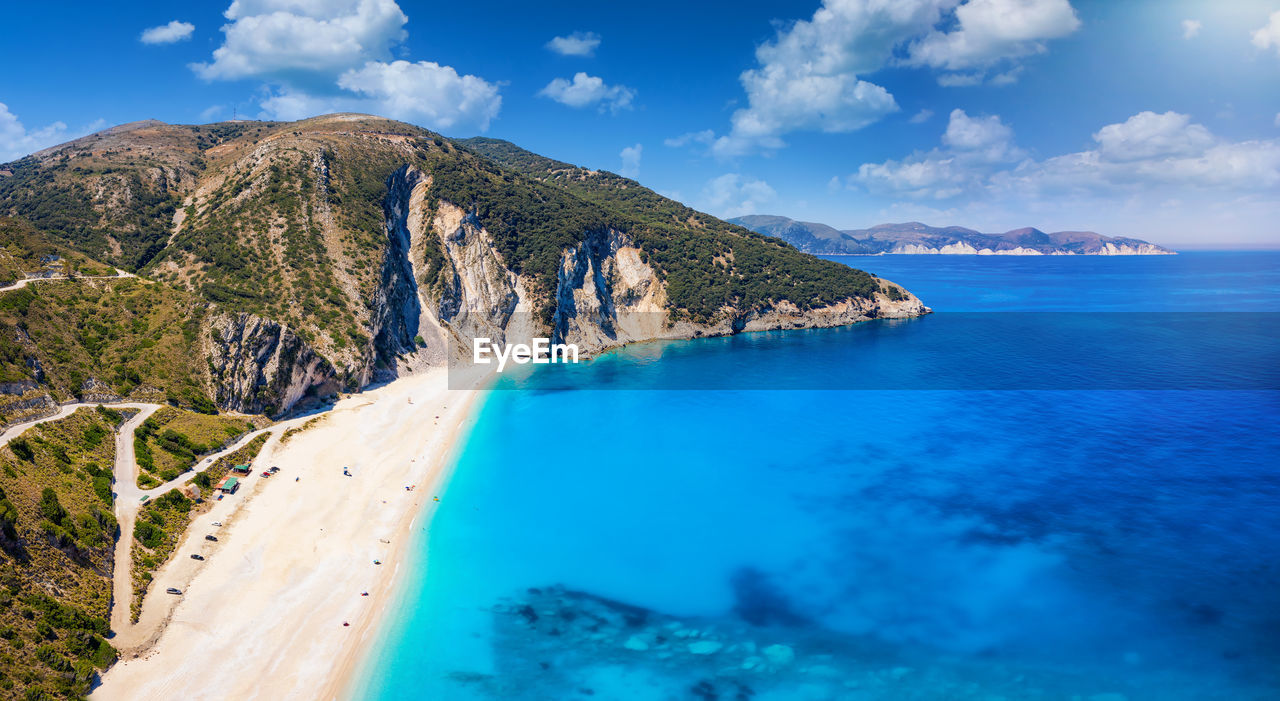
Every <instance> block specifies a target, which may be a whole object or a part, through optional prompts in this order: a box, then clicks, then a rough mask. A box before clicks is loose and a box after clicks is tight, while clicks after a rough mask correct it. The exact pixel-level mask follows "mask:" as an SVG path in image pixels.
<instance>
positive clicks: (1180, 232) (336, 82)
mask: <svg viewBox="0 0 1280 701" xmlns="http://www.w3.org/2000/svg"><path fill="white" fill-rule="evenodd" d="M4 14H5V20H6V21H5V22H4V23H3V25H2V26H0V57H2V59H3V64H4V65H5V66H6V69H5V70H4V71H3V75H0V103H2V104H3V105H4V109H3V110H0V160H8V159H12V158H16V157H18V156H21V155H23V154H25V153H28V152H30V151H32V150H35V149H38V148H43V147H45V146H48V145H51V144H53V143H57V142H60V141H64V140H66V139H68V138H72V137H74V136H77V135H80V134H83V133H86V132H88V131H91V130H94V129H97V128H101V127H102V126H106V125H111V124H117V123H121V122H128V121H133V120H138V119H148V118H154V119H160V120H163V121H166V122H173V123H203V122H209V121H218V120H223V119H228V118H230V117H231V115H232V110H233V109H234V110H235V114H237V115H238V116H240V117H242V118H246V117H247V118H282V119H293V118H299V117H303V116H309V115H313V114H321V113H324V112H329V111H339V110H342V111H363V112H372V113H377V114H383V115H386V116H390V117H394V118H398V119H403V120H405V121H409V122H413V123H416V124H421V125H423V126H426V127H428V128H432V129H435V130H438V131H441V132H443V133H445V134H447V135H450V136H470V135H475V134H485V135H488V136H494V137H499V138H505V139H509V140H511V141H514V142H515V143H517V144H519V145H521V146H524V147H526V148H529V149H531V150H533V151H536V152H539V153H543V154H545V155H548V156H552V157H555V158H559V159H561V160H566V161H571V162H574V163H579V164H582V165H587V166H592V167H599V168H605V169H609V170H613V171H616V172H623V173H624V174H627V175H631V176H633V177H636V178H637V179H639V180H640V181H641V182H643V183H644V184H646V185H649V186H650V187H653V188H654V189H656V190H658V191H660V192H662V193H664V194H667V195H669V196H672V197H676V198H678V199H680V200H682V201H684V202H687V203H688V204H690V205H692V206H695V207H697V208H699V209H704V210H706V211H710V212H712V213H714V214H717V215H721V216H733V215H738V214H744V213H753V212H754V213H770V214H784V215H787V216H791V217H794V218H799V219H807V220H813V221H822V222H825V223H829V224H831V225H834V226H837V227H841V228H861V227H865V226H869V225H872V224H876V223H880V222H885V221H905V220H910V219H917V220H922V221H925V222H928V223H931V224H936V225H944V224H961V225H965V226H970V227H974V228H978V229H982V230H988V231H1000V230H1005V229H1009V228H1014V227H1017V226H1027V225H1030V226H1037V227H1039V228H1042V229H1046V230H1063V229H1092V230H1096V231H1100V232H1102V233H1106V234H1113V235H1129V236H1137V237H1139V238H1145V239H1149V240H1153V241H1157V242H1161V243H1170V244H1175V245H1203V246H1235V245H1267V246H1280V225H1277V224H1276V222H1277V221H1280V0H1235V1H1233V2H1230V3H1227V2H1177V1H1157V0H1151V1H1149V2H1125V3H1115V2H1085V1H1083V0H1074V1H1071V2H1069V1H1068V0H963V1H961V0H897V1H896V2H888V1H887V0H827V1H826V2H825V3H819V2H752V3H723V4H720V3H712V2H695V3H691V2H687V1H686V2H680V3H676V2H649V3H644V4H641V5H635V4H622V3H600V2H592V3H577V2H551V3H528V2H475V3H449V4H444V3H420V2H412V1H411V0H399V2H396V0H236V1H235V2H231V1H230V0H222V1H220V2H202V3H193V4H191V5H190V6H188V7H183V6H180V5H175V4H173V3H167V2H166V3H160V2H154V3H148V2H136V3H127V4H113V3H107V4H103V3H83V4H82V5H78V6H74V7H73V6H70V5H67V4H55V3H44V4H36V3H12V4H10V5H9V6H8V7H7V8H6V9H5V11H4ZM557 38H558V39H557ZM17 66H24V67H25V68H22V69H19V70H14V67H17Z"/></svg>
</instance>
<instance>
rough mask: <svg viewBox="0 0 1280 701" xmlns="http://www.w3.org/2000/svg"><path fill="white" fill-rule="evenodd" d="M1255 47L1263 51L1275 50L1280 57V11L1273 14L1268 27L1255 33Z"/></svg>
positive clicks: (1267, 24) (1265, 26) (1263, 27)
mask: <svg viewBox="0 0 1280 701" xmlns="http://www.w3.org/2000/svg"><path fill="white" fill-rule="evenodd" d="M1253 45H1254V46H1256V47H1258V48H1259V49H1262V50H1263V51H1266V50H1267V49H1275V50H1276V55H1277V56H1280V10H1277V11H1276V12H1272V13H1271V18H1270V19H1269V20H1268V22H1267V23H1266V25H1264V26H1262V27H1261V28H1259V29H1258V30H1257V31H1255V32H1254V33H1253Z"/></svg>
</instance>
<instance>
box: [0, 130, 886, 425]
mask: <svg viewBox="0 0 1280 701" xmlns="http://www.w3.org/2000/svg"><path fill="white" fill-rule="evenodd" d="M409 168H412V169H416V170H417V171H420V172H422V173H423V174H425V176H426V178H427V180H426V183H427V185H428V190H427V199H428V205H429V207H439V206H440V205H442V204H444V203H448V204H451V205H456V206H457V207H460V208H462V209H463V210H465V211H466V212H468V213H469V214H470V216H471V217H473V218H474V220H475V221H476V222H477V223H478V224H479V225H480V226H482V227H483V228H484V229H485V230H486V231H487V232H488V235H489V236H490V237H491V238H492V245H493V248H494V251H495V253H496V254H497V255H498V256H499V257H500V265H502V266H504V267H505V269H506V270H508V271H510V272H511V273H512V274H515V275H518V276H519V277H520V279H521V284H522V285H523V286H524V289H525V290H527V293H528V300H527V301H528V302H529V304H530V305H531V306H532V307H533V308H534V309H535V310H536V312H537V313H538V318H539V319H541V320H542V321H543V322H544V323H549V322H550V320H551V319H552V318H553V317H554V315H555V313H556V308H557V305H558V304H559V303H560V301H559V299H558V297H557V293H558V285H560V284H562V281H561V280H560V279H559V278H558V275H559V273H560V272H561V270H560V266H561V264H562V262H563V260H564V257H565V256H566V254H567V252H568V251H571V250H575V247H578V246H579V245H580V244H582V243H583V242H584V241H587V240H588V239H591V238H592V237H593V236H596V237H597V239H598V236H597V235H599V234H602V233H611V232H619V233H621V234H623V235H624V236H625V237H626V238H627V239H628V240H629V241H631V242H633V243H634V245H635V246H636V247H637V248H638V249H639V251H640V252H641V254H642V259H643V261H644V262H645V263H647V264H648V265H649V266H650V267H651V268H652V269H653V270H654V272H655V274H656V276H657V277H658V278H659V280H660V282H661V283H662V285H663V294H662V295H661V296H660V299H662V300H663V303H664V304H666V305H667V308H668V311H669V313H670V316H671V318H672V319H680V318H687V319H691V320H693V321H695V322H698V323H706V324H714V323H719V322H722V321H725V320H736V319H738V318H741V317H742V316H744V315H746V314H748V313H751V312H757V311H761V310H767V309H770V308H773V307H775V306H776V305H777V304H778V303H779V302H782V301H787V302H790V303H793V304H794V305H795V306H797V307H799V308H800V309H801V310H808V309H813V308H818V307H824V306H827V305H831V304H833V303H837V302H840V301H842V300H849V299H861V300H871V299H873V298H874V296H875V295H876V294H877V293H878V292H880V291H881V290H882V289H883V288H882V287H881V286H880V285H879V284H878V281H877V280H876V279H875V278H874V277H872V276H871V275H868V274H867V273H864V272H861V271H857V270H853V269H851V268H848V267H846V266H843V265H839V264H835V263H831V262H828V261H824V260H821V259H818V258H815V257H812V256H808V255H805V254H802V253H799V252H798V251H796V250H795V249H794V248H792V247H790V246H788V245H786V244H785V243H783V242H780V241H778V240H777V239H774V238H770V237H766V236H762V235H760V234H756V233H754V232H752V231H749V230H748V229H745V228H742V227H739V226H734V225H731V224H728V223H725V222H723V221H720V220H719V219H716V218H715V217H712V216H709V215H706V214H703V213H700V212H697V211H694V210H692V209H690V208H688V207H685V206H684V205H681V204H679V203H678V202H674V201H672V200H669V199H667V198H664V197H662V196H660V195H658V194H657V193H655V192H653V191H652V190H650V189H648V188H645V187H643V186H641V185H640V184H639V183H636V182H635V181H633V180H629V179H626V178H622V177H620V176H617V175H614V174H611V173H607V172H603V171H590V170H587V169H583V168H579V167H576V166H572V165H569V164H566V163H561V162H558V161H554V160H551V159H548V158H544V157H542V156H538V155H536V154H532V153H530V152H528V151H524V150H523V149H520V148H518V147H516V146H514V145H512V144H509V143H507V142H502V141H496V140H492V139H469V140H464V141H451V140H449V139H446V138H444V137H442V136H440V135H438V134H434V133H432V132H429V131H427V130H424V129H421V128H418V127H415V126H412V125H408V124H404V123H400V122H395V121H391V120H386V119H380V118H377V117H369V116H365V115H329V116H326V117H318V118H315V119H309V120H304V121H301V122H290V123H284V122H233V123H223V124H211V125H198V126H183V125H169V124H163V123H160V122H154V121H152V122H138V123H133V124H126V125H122V126H119V127H115V128H112V129H108V130H105V131H103V132H99V133H97V134H92V135H90V136H86V137H83V138H81V139H77V140H75V141H72V142H69V143H67V144H63V145H61V146H57V147H54V148H51V149H47V150H45V151H42V152H40V153H38V154H35V155H32V156H29V157H27V158H23V159H21V160H19V161H16V162H14V163H10V164H7V165H5V167H4V168H3V169H0V217H4V218H6V219H3V220H0V222H3V223H0V278H3V277H4V276H6V275H16V274H18V272H19V271H23V270H28V267H27V266H30V265H31V264H32V262H33V261H35V262H36V263H39V262H40V261H41V260H43V259H44V256H46V255H48V254H49V252H51V251H64V252H66V254H67V256H71V257H74V262H73V263H71V264H69V267H79V268H82V269H88V268H93V269H95V270H97V269H101V270H108V271H109V270H110V268H111V267H112V266H118V267H120V268H122V269H124V270H126V271H130V272H133V273H137V274H139V275H140V276H142V279H138V280H132V279H129V280H125V279H121V280H84V279H80V280H74V281H67V282H61V283H59V282H43V283H40V284H39V285H38V286H36V285H32V286H29V287H28V288H26V289H23V290H15V291H9V292H7V293H0V384H3V382H5V381H8V382H16V383H25V384H11V385H10V386H8V387H7V388H5V391H6V392H7V393H8V394H9V395H13V396H17V395H18V394H21V393H26V392H30V391H31V390H32V387H33V386H35V387H39V388H42V389H41V391H42V392H44V393H45V394H47V395H48V396H49V397H51V398H52V399H53V400H57V401H65V400H67V399H70V398H72V397H80V398H94V399H110V398H115V397H122V398H133V399H148V400H160V401H168V402H170V403H173V404H175V405H179V406H183V407H188V408H193V409H197V410H206V409H207V408H208V406H209V403H210V402H215V401H216V402H217V403H218V404H219V405H220V406H222V407H224V408H236V409H239V410H244V411H248V412H260V411H271V412H280V411H284V410H287V409H288V408H290V406H291V405H292V403H293V402H296V401H299V399H300V398H303V397H307V398H309V397H312V396H326V395H331V394H332V393H333V392H335V391H337V390H339V389H345V390H356V389H358V388H359V387H361V386H363V385H364V384H366V383H367V382H369V381H371V380H372V379H374V376H375V374H376V373H379V372H383V373H385V372H388V371H389V372H392V373H394V371H395V370H394V368H395V367H396V364H397V362H398V359H399V358H400V357H401V356H402V355H403V354H405V353H411V352H415V351H416V350H417V346H418V345H421V344H420V343H415V342H414V341H415V340H416V339H414V334H412V333H399V334H398V335H397V334H396V333H391V334H388V333H387V329H388V328H391V329H393V330H395V329H407V328H410V327H413V326H417V319H416V318H413V319H411V320H409V321H408V322H406V320H405V318H404V315H415V316H416V311H417V308H416V306H414V305H412V304H405V303H403V302H402V300H405V299H407V298H411V296H412V295H413V291H412V289H408V290H406V289H405V287H404V285H405V284H413V283H417V284H418V285H420V286H421V287H420V289H421V290H422V291H423V293H424V294H423V298H424V306H427V307H430V306H432V304H437V305H438V304H439V303H440V302H441V299H442V298H443V295H444V288H445V287H446V286H447V285H452V284H454V283H456V279H453V273H454V272H456V270H455V271H453V272H451V273H450V275H449V279H445V278H443V277H442V272H444V271H445V270H446V265H444V250H443V246H444V244H443V242H442V240H441V239H440V236H437V235H435V234H433V235H432V236H426V237H420V240H418V241H417V242H416V243H415V244H414V245H415V246H420V249H419V250H418V251H416V252H413V253H412V255H413V256H418V257H419V258H420V259H421V260H422V261H423V266H424V267H423V269H422V270H421V273H422V275H421V278H420V279H417V280H410V281H406V280H405V278H404V276H403V275H402V273H401V270H402V267H403V263H404V261H405V254H406V252H405V251H404V250H403V246H402V245H399V244H397V242H395V241H393V240H392V239H393V237H391V236H389V229H388V227H389V225H390V223H391V222H393V220H395V218H396V217H397V216H401V215H402V214H403V213H402V212H400V213H397V212H396V211H394V210H395V207H398V206H402V204H403V203H400V202H399V201H397V200H394V198H393V197H392V196H391V193H390V190H389V183H390V182H391V181H392V180H393V177H392V176H394V175H396V174H398V173H400V174H402V173H404V172H406V169H409ZM427 214H428V216H430V212H428V213H427ZM6 250H7V251H9V258H7V259H6V258H4V256H3V255H2V253H3V252H4V251H6ZM67 256H64V258H66V257H67ZM68 260H70V258H68ZM6 266H8V267H7V269H6ZM6 270H8V272H6ZM397 285H400V286H399V287H397ZM433 296H434V297H433ZM437 311H438V310H437ZM397 315H399V316H397ZM388 339H390V340H388ZM299 377H301V378H305V379H304V380H302V381H305V382H307V383H310V384H309V386H307V387H303V388H301V389H299V388H297V387H294V386H293V383H294V382H297V381H299V380H298V379H297V378H299ZM36 400H38V397H35V396H27V395H23V397H22V401H20V402H15V401H10V402H9V403H8V404H5V407H6V409H5V410H4V411H5V414H6V415H12V416H14V417H25V416H28V415H30V413H31V412H34V411H39V410H40V406H39V402H38V401H36Z"/></svg>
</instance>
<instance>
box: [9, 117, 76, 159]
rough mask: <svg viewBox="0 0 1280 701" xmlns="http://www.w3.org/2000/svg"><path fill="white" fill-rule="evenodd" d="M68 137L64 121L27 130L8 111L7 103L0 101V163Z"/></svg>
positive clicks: (57, 142) (52, 144)
mask: <svg viewBox="0 0 1280 701" xmlns="http://www.w3.org/2000/svg"><path fill="white" fill-rule="evenodd" d="M68 138H69V137H68V136H67V125H66V124H65V123H63V122H53V123H52V124H48V125H46V126H43V127H41V128H39V129H33V130H28V129H27V128H26V127H24V126H23V125H22V122H21V121H19V120H18V116H17V115H15V114H13V113H12V112H10V111H9V107H8V105H6V104H4V103H3V102H0V163H8V162H9V161H13V160H17V159H19V158H21V157H23V156H25V155H27V154H29V153H35V152H36V151H39V150H40V149H43V148H48V147H50V146H54V145H56V144H59V143H61V142H63V141H66V140H67V139H68Z"/></svg>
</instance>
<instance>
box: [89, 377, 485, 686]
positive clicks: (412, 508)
mask: <svg viewBox="0 0 1280 701" xmlns="http://www.w3.org/2000/svg"><path fill="white" fill-rule="evenodd" d="M474 397H475V391H473V390H465V391H462V390H449V389H448V388H447V377H446V371H445V370H443V369H436V370H431V371H429V372H426V373H424V374H421V375H415V376H412V377H408V378H404V379H401V380H397V381H396V382H393V383H391V384H389V385H386V386H384V387H381V388H378V389H375V390H371V391H368V392H364V393H361V394H359V395H356V396H353V397H350V398H348V399H344V400H343V401H341V402H339V404H338V405H337V406H336V407H335V409H334V410H333V411H331V412H328V413H327V414H326V415H325V418H324V419H323V420H322V423H321V424H319V425H318V426H316V427H315V428H312V429H310V430H308V431H305V432H303V433H300V434H297V435H295V436H294V437H293V438H292V439H290V441H289V442H288V443H287V444H284V445H282V444H281V443H280V435H281V433H282V432H274V433H273V436H272V438H270V439H269V440H268V442H267V444H266V446H265V447H264V448H263V451H262V453H261V454H260V456H259V458H258V460H257V461H256V462H255V464H254V468H255V469H254V473H253V476H252V477H250V478H248V479H247V480H246V483H245V485H244V487H243V488H242V489H241V490H240V491H239V493H237V494H236V495H234V496H230V497H227V498H226V499H224V500H223V501H221V502H218V503H217V504H216V505H215V506H214V508H213V509H212V511H210V512H209V513H208V514H205V515H202V516H200V517H198V520H197V521H196V522H194V523H193V524H192V527H191V528H190V529H189V531H188V534H187V537H186V540H185V541H184V542H183V543H182V544H181V545H180V546H179V548H178V550H177V554H176V556H175V557H174V558H173V559H172V560H171V561H170V562H169V563H167V564H166V565H165V566H164V567H163V568H162V569H161V571H160V572H159V573H158V575H157V581H156V583H155V586H154V588H153V589H152V593H151V594H149V595H148V597H147V605H146V606H144V608H143V612H142V622H144V623H149V622H151V621H150V619H153V618H159V619H163V618H164V617H166V616H167V617H168V618H169V623H168V625H167V626H165V627H164V629H163V632H162V633H161V635H160V637H159V639H158V640H157V641H156V642H155V643H154V645H150V646H146V647H143V648H142V649H141V650H142V651H141V652H139V653H135V654H137V655H138V656H137V657H133V658H130V657H128V656H126V658H125V659H122V660H121V661H120V662H119V663H117V664H116V665H115V666H114V667H112V668H111V670H109V671H108V672H107V674H106V675H105V676H104V678H103V682H102V685H101V686H100V687H99V688H98V689H97V690H96V691H95V692H94V694H93V697H94V698H95V699H128V700H130V701H136V700H139V699H271V700H272V701H276V700H278V699H318V698H333V697H334V696H335V695H336V693H337V692H338V691H339V690H341V689H343V688H344V686H343V685H344V684H345V682H346V678H347V676H348V675H349V674H350V672H351V670H352V668H353V667H354V663H355V662H356V661H357V659H358V657H359V653H360V652H361V651H362V649H363V648H364V647H365V646H367V644H368V641H369V639H370V637H371V631H372V629H373V626H374V625H375V624H376V619H377V618H378V617H379V615H380V613H381V609H382V607H383V606H384V605H385V603H386V602H387V601H388V599H389V591H390V589H391V586H392V584H393V581H394V579H395V574H396V572H397V570H398V568H399V563H400V559H401V558H400V552H401V548H402V547H403V546H404V544H405V541H406V540H407V539H408V534H409V533H410V532H411V531H410V529H411V522H412V521H413V520H414V519H415V518H428V517H429V514H430V509H429V508H428V509H424V508H423V507H424V505H425V504H427V503H429V502H431V501H432V497H433V496H434V495H435V494H436V491H435V488H436V485H437V484H438V483H439V480H440V478H441V477H442V473H443V468H444V464H445V459H446V458H447V457H448V454H449V449H450V448H451V447H452V445H453V443H454V442H455V440H456V438H457V435H458V432H459V428H460V426H461V424H462V422H463V421H464V420H465V419H466V417H467V415H468V409H469V406H470V404H471V402H472V400H473V399H474ZM410 400H412V403H411V402H410ZM436 417H439V418H438V419H437V418H436ZM303 421H305V419H297V420H294V421H292V422H290V423H292V424H295V425H296V424H301V423H302V422H303ZM270 465H278V466H280V468H281V471H280V473H279V474H278V475H276V476H274V477H271V478H269V479H266V478H262V477H261V476H259V475H258V473H260V472H261V471H262V470H263V469H265V468H266V467H267V466H270ZM348 465H349V466H350V467H351V473H352V476H350V477H347V476H344V475H343V466H348ZM407 485H416V488H415V489H414V490H413V491H407V490H406V489H405V487H406V486H407ZM213 521H219V522H221V523H222V524H223V526H222V527H221V528H218V527H214V526H212V525H211V523H212V522H213ZM206 534H214V535H216V536H217V538H218V541H217V542H210V541H206V540H205V539H204V536H205V535H206ZM196 552H198V553H201V554H203V555H204V556H205V557H206V558H207V559H206V560H205V561H204V562H198V561H195V560H192V559H191V558H190V557H189V556H190V554H191V553H196ZM374 560H380V561H381V563H382V564H381V565H377V564H374ZM169 586H175V587H178V588H180V589H182V590H183V591H184V592H185V594H184V595H183V596H182V597H181V598H179V599H178V600H177V605H176V607H173V609H172V612H171V613H170V612H169V611H168V609H169V608H170V607H171V606H172V604H173V598H169V597H170V595H167V594H165V593H164V588H165V587H169ZM365 591H367V592H368V593H369V596H367V597H365V596H361V592H365ZM155 622H156V623H159V622H160V621H159V620H156V621H155ZM344 622H348V623H350V626H344V625H343V623H344Z"/></svg>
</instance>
